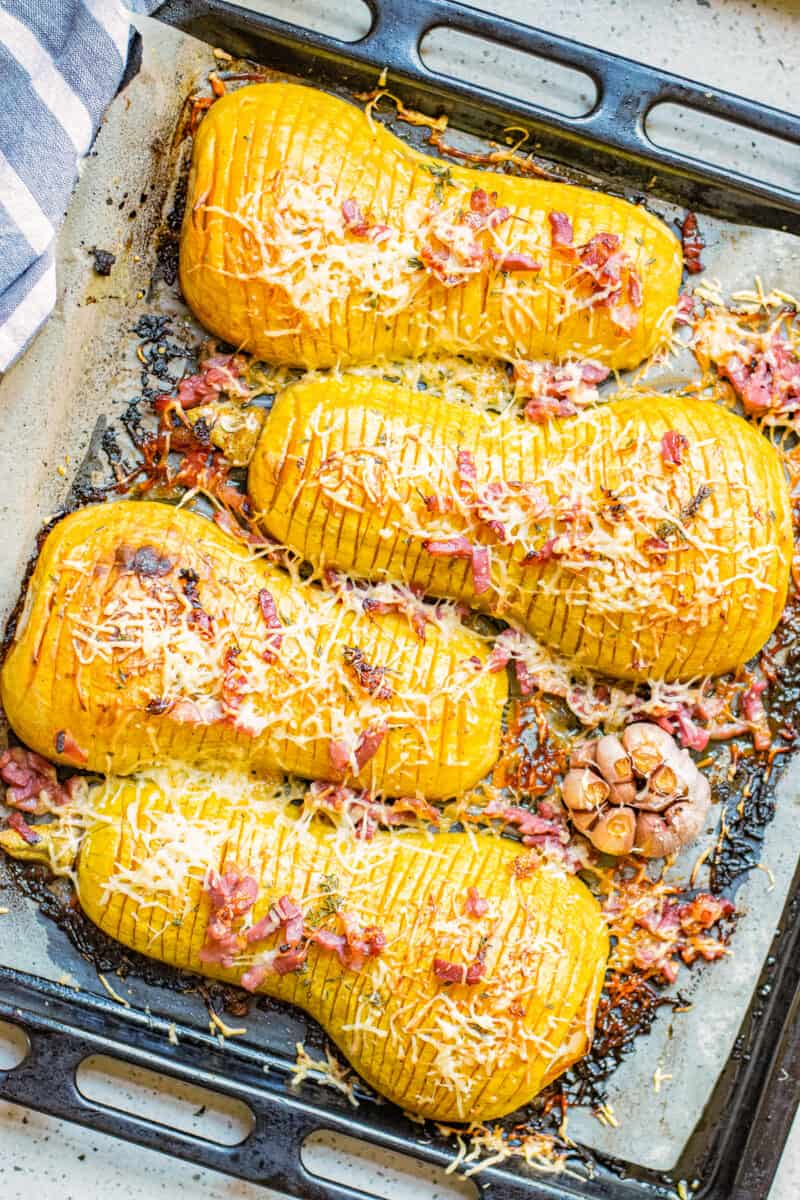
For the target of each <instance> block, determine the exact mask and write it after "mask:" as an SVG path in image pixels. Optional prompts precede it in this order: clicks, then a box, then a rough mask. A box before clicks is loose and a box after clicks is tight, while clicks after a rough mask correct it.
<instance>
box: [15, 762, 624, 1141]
mask: <svg viewBox="0 0 800 1200" xmlns="http://www.w3.org/2000/svg"><path fill="white" fill-rule="evenodd" d="M161 778H162V780H163V776H162V777H161ZM225 788H227V790H230V785H229V784H228V785H225V784H224V782H223V788H222V789H221V788H217V789H216V790H215V785H214V781H211V783H210V784H209V785H207V786H206V787H205V788H203V787H202V786H198V785H197V784H195V785H194V786H192V784H191V782H189V783H187V781H186V779H180V778H178V779H176V780H175V783H174V785H170V783H169V782H167V783H164V782H161V781H153V782H151V781H144V780H139V781H135V780H129V781H124V782H123V781H120V780H109V781H108V783H107V784H106V787H105V793H104V795H105V799H104V798H103V794H98V792H99V789H98V790H96V791H95V793H94V795H93V796H92V797H91V809H92V818H93V821H92V823H91V824H90V827H89V831H88V833H87V834H86V836H85V837H84V840H83V842H82V846H81V849H80V852H79V857H78V862H77V872H76V875H77V887H78V894H79V897H80V902H81V905H82V907H83V909H84V910H85V912H86V913H87V915H88V916H89V917H90V918H91V920H92V921H94V922H95V924H97V925H98V926H99V927H100V928H101V929H102V930H104V931H105V932H106V933H108V934H110V935H111V936H112V937H113V938H116V939H117V940H118V941H120V942H122V943H123V944H124V945H126V946H129V947H131V948H133V949H135V950H138V951H140V952H141V953H142V954H146V955H149V956H150V957H152V958H157V959H159V960H161V961H162V962H166V963H169V964H171V965H173V966H176V967H178V968H179V969H181V970H192V971H198V972H200V973H202V974H206V975H210V976H212V977H215V978H218V979H222V980H224V981H226V982H229V983H238V982H240V980H241V978H242V975H243V973H244V972H245V970H246V969H247V968H248V967H249V966H252V965H253V964H254V963H255V962H257V961H258V958H259V956H260V955H263V954H265V953H266V954H267V955H269V953H270V952H274V951H276V950H277V948H278V946H279V945H280V943H281V940H282V937H283V934H282V933H275V934H272V935H271V936H270V937H268V938H267V939H265V940H262V941H258V942H255V943H251V944H250V945H248V946H246V947H245V948H244V949H242V950H241V951H238V952H237V956H236V959H235V961H234V965H233V966H232V967H230V968H223V967H221V966H218V965H211V964H207V963H206V964H204V963H203V962H201V960H200V958H199V952H200V949H201V947H202V946H203V944H204V942H205V940H206V928H207V924H208V918H209V900H208V897H207V895H206V894H205V893H204V891H203V880H204V878H205V876H206V871H207V870H208V868H214V869H216V870H218V871H221V870H222V869H223V868H224V867H225V868H227V869H230V868H231V867H232V866H233V865H235V866H236V867H237V868H238V869H239V871H240V872H241V873H242V874H249V875H251V876H253V877H254V878H255V880H256V881H257V883H258V889H259V890H258V898H257V900H256V902H255V906H254V907H253V909H252V910H251V912H250V913H249V914H248V918H247V923H250V924H254V923H256V922H257V921H259V920H260V919H261V918H262V917H263V916H265V915H266V913H267V912H268V910H269V907H270V905H271V904H272V903H273V902H275V901H276V900H278V899H280V897H282V896H288V897H290V898H291V899H293V900H294V901H295V902H296V903H298V904H299V905H300V907H301V908H302V909H303V912H304V915H305V921H306V926H307V927H308V926H311V927H323V928H326V929H330V930H332V931H336V930H338V929H340V928H341V926H340V921H339V918H338V917H337V916H336V915H335V912H334V911H333V910H334V909H335V908H336V906H337V905H338V906H339V909H340V911H341V912H343V913H348V914H351V915H352V916H353V917H355V919H356V921H357V922H358V924H359V925H360V926H361V927H362V928H366V927H368V926H377V927H378V929H380V930H381V931H382V932H383V934H384V936H385V938H386V948H385V950H384V951H383V952H382V953H381V954H380V955H379V956H378V957H375V958H370V959H368V960H367V962H366V963H365V964H364V965H363V967H362V968H361V970H359V971H353V970H349V969H347V968H346V967H344V966H343V965H342V964H341V963H340V962H339V959H338V958H337V956H336V954H335V953H333V952H331V951H328V950H322V949H321V948H320V947H319V946H317V945H313V944H312V945H311V946H310V948H309V950H308V958H307V961H306V965H305V969H303V970H302V971H301V972H300V973H289V974H286V975H283V976H281V975H279V974H276V973H275V972H274V971H270V972H267V973H266V975H265V977H264V980H263V982H262V983H261V985H260V987H259V989H258V990H259V991H261V992H265V993H267V994H269V995H271V996H274V997H277V998H279V999H282V1000H287V1001H290V1002H292V1003H293V1004H297V1005H299V1006H300V1007H301V1008H303V1009H304V1010H305V1011H306V1012H308V1013H309V1014H310V1015H311V1016H313V1017H314V1018H315V1019H316V1020H318V1021H319V1022H320V1024H321V1025H322V1026H323V1027H324V1028H325V1030H326V1031H327V1033H328V1034H329V1035H330V1037H331V1038H332V1039H333V1040H334V1042H335V1043H336V1044H337V1045H338V1046H339V1048H340V1049H341V1050H342V1052H343V1053H344V1054H345V1055H346V1057H347V1058H348V1059H349V1061H350V1063H351V1064H352V1065H353V1067H354V1068H355V1069H356V1070H357V1071H358V1073H359V1074H360V1075H361V1076H362V1077H363V1078H364V1079H365V1080H366V1081H367V1083H369V1084H370V1085H371V1086H372V1087H374V1088H375V1089H376V1090H377V1091H379V1092H381V1093H382V1094H383V1095H385V1096H387V1097H388V1098H389V1099H390V1100H393V1101H395V1102H396V1103H397V1104H399V1105H401V1106H402V1107H403V1108H404V1109H408V1110H410V1111H412V1112H415V1113H419V1114H420V1115H422V1116H426V1117H433V1118H437V1119H439V1120H459V1121H462V1120H474V1121H480V1120H485V1119H487V1118H490V1117H498V1116H501V1115H503V1114H504V1113H507V1112H510V1111H512V1110H513V1109H515V1108H518V1107H519V1106H520V1105H523V1104H526V1103H528V1102H529V1101H530V1100H531V1099H532V1098H533V1097H534V1096H535V1095H536V1093H537V1092H538V1091H539V1090H540V1089H541V1088H542V1086H543V1085H544V1084H545V1083H547V1082H548V1081H549V1080H550V1079H551V1078H553V1077H554V1076H556V1075H558V1074H560V1073H561V1071H563V1070H565V1069H566V1068H567V1067H568V1066H569V1065H570V1064H571V1063H573V1062H574V1061H576V1059H578V1058H580V1057H581V1056H582V1055H583V1054H584V1053H585V1052H586V1050H587V1049H588V1047H589V1044H590V1042H591V1038H592V1031H593V1023H594V1013H595V1007H596V1003H597V997H598V994H599V991H600V988H601V986H602V981H603V975H604V969H605V963H606V958H607V955H608V936H607V930H606V925H605V921H604V920H603V918H602V915H601V913H600V910H599V907H598V905H597V902H596V901H595V900H594V898H593V897H592V895H591V893H590V892H589V891H588V889H587V888H586V887H585V886H584V884H583V883H581V882H580V881H579V880H578V879H576V878H575V877H574V876H572V875H567V874H565V873H564V872H563V871H561V870H560V868H558V867H556V866H554V865H553V864H546V865H545V864H543V865H540V866H539V867H538V868H537V869H535V870H530V871H528V870H527V869H526V864H527V862H528V859H529V856H530V854H531V853H532V852H530V851H526V850H525V849H524V847H522V846H521V845H520V844H519V843H515V842H512V841H510V840H508V839H506V838H500V837H497V836H493V835H480V836H478V837H477V838H476V839H472V838H470V837H468V836H467V835H465V834H459V833H446V834H437V835H434V836H429V835H426V834H425V833H422V832H421V833H409V832H405V833H402V834H398V833H378V834H376V836H375V837H374V839H373V840H372V841H369V842H354V841H352V840H350V838H349V835H348V838H347V839H346V840H342V837H341V834H340V833H339V832H336V831H334V830H333V829H332V828H331V826H330V825H328V824H327V823H326V822H325V821H324V820H322V819H320V818H315V819H314V820H313V821H312V822H311V823H310V824H307V823H306V822H305V820H303V821H301V822H299V821H298V820H297V819H296V817H295V816H293V815H291V814H292V811H295V812H296V810H292V809H291V808H289V809H286V808H283V807H281V808H276V806H275V805H274V804H273V805H272V806H270V805H269V804H268V803H267V802H265V801H261V802H260V801H259V797H258V792H257V789H256V788H252V787H247V786H245V787H244V788H243V789H242V788H240V790H239V802H238V807H237V806H236V804H235V803H232V800H231V798H230V796H228V797H226V798H225V799H223V798H222V796H221V795H220V791H221V790H223V789H225ZM132 821H133V822H134V824H133V825H132V824H131V822H132ZM54 828H57V827H54V826H43V825H39V826H37V829H38V830H39V831H40V832H43V840H42V842H41V843H39V844H38V845H36V846H31V847H29V846H26V845H25V843H24V842H23V841H22V840H21V839H20V838H19V836H18V835H17V834H16V833H14V832H12V831H7V832H5V833H3V834H0V844H2V845H3V846H4V848H5V849H6V850H8V851H9V852H10V853H11V854H14V855H16V856H18V857H22V858H27V859H31V858H39V859H43V860H48V859H49V858H50V857H51V856H52V858H53V859H55V860H56V861H57V860H58V859H59V857H61V856H62V855H63V851H61V852H59V851H58V850H55V849H54V843H53V840H52V835H51V834H50V833H49V832H48V831H52V830H53V829H54ZM63 865H65V866H66V865H67V864H66V863H64V864H63ZM470 887H473V888H475V889H477V892H478V896H479V897H480V898H481V899H483V900H485V901H486V902H487V906H488V907H487V910H486V912H484V913H483V914H482V915H480V916H474V915H470V913H469V912H468V911H466V910H465V904H466V901H467V889H468V888H470ZM322 902H326V903H322ZM239 928H241V925H240V923H239V922H236V923H235V925H234V930H236V929H239ZM481 946H483V947H484V950H485V970H484V974H483V976H482V978H481V979H480V982H479V984H473V985H467V984H460V983H455V984H444V983H442V982H440V981H439V979H437V977H436V975H435V974H434V971H433V960H434V958H441V959H444V960H446V961H448V962H454V963H457V964H460V965H464V966H467V965H469V964H470V963H472V962H473V960H474V959H475V957H476V955H477V954H478V952H479V949H480V947H481Z"/></svg>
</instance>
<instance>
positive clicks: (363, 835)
mask: <svg viewBox="0 0 800 1200" xmlns="http://www.w3.org/2000/svg"><path fill="white" fill-rule="evenodd" d="M306 803H307V804H308V806H309V807H311V808H312V809H314V810H315V811H320V810H321V811H323V812H328V813H331V814H332V815H336V816H339V815H342V816H345V817H346V818H347V819H348V820H350V821H352V823H353V826H354V834H355V837H357V838H359V839H362V840H363V841H365V842H369V841H371V840H372V838H373V837H374V836H375V834H376V832H377V830H378V828H379V827H380V826H385V827H386V828H387V829H388V828H391V827H392V826H395V825H409V824H412V823H414V822H415V821H417V820H420V821H424V822H426V823H427V824H430V825H437V826H438V825H439V823H440V814H439V811H438V809H436V808H434V807H433V805H432V804H429V803H428V802H427V800H422V799H420V798H419V797H415V796H408V797H405V798H400V799H397V800H395V801H394V802H393V803H392V804H382V803H379V802H378V801H376V800H373V799H372V798H371V796H370V794H369V792H361V791H355V790H354V789H352V788H349V787H343V786H342V785H341V784H330V783H322V782H320V781H319V780H317V781H315V782H314V783H312V784H311V786H310V787H309V789H308V793H307V798H306Z"/></svg>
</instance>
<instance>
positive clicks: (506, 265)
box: [492, 250, 542, 271]
mask: <svg viewBox="0 0 800 1200" xmlns="http://www.w3.org/2000/svg"><path fill="white" fill-rule="evenodd" d="M492 262H493V263H494V265H495V266H496V267H497V269H498V271H541V269H542V264H541V263H540V262H539V261H538V259H535V258H534V257H533V255H532V254H523V253H521V252H520V251H518V250H506V251H504V252H503V253H498V252H497V251H496V250H493V251H492Z"/></svg>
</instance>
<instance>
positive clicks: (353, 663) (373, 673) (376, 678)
mask: <svg viewBox="0 0 800 1200" xmlns="http://www.w3.org/2000/svg"><path fill="white" fill-rule="evenodd" d="M342 657H343V658H344V662H345V666H346V667H349V668H350V670H351V671H352V672H353V674H354V675H355V677H356V679H357V680H358V684H359V686H360V687H362V688H363V689H364V691H365V692H367V693H369V695H370V696H374V697H375V699H376V700H391V698H392V696H393V695H394V691H393V689H392V687H391V685H390V684H389V683H388V682H387V679H386V676H387V675H388V674H389V668H388V667H376V666H373V665H372V664H371V663H368V662H367V660H366V659H365V658H364V654H363V652H362V651H361V650H360V649H359V647H358V646H345V648H344V650H343V651H342Z"/></svg>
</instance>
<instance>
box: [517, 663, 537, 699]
mask: <svg viewBox="0 0 800 1200" xmlns="http://www.w3.org/2000/svg"><path fill="white" fill-rule="evenodd" d="M514 672H515V674H516V676H517V684H518V686H519V690H520V692H521V694H522V695H523V696H530V694H531V692H533V691H535V689H536V683H535V681H534V678H533V676H532V675H531V673H530V671H529V670H528V668H527V667H526V666H525V663H524V662H523V661H522V659H521V658H516V659H515V660H514Z"/></svg>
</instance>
